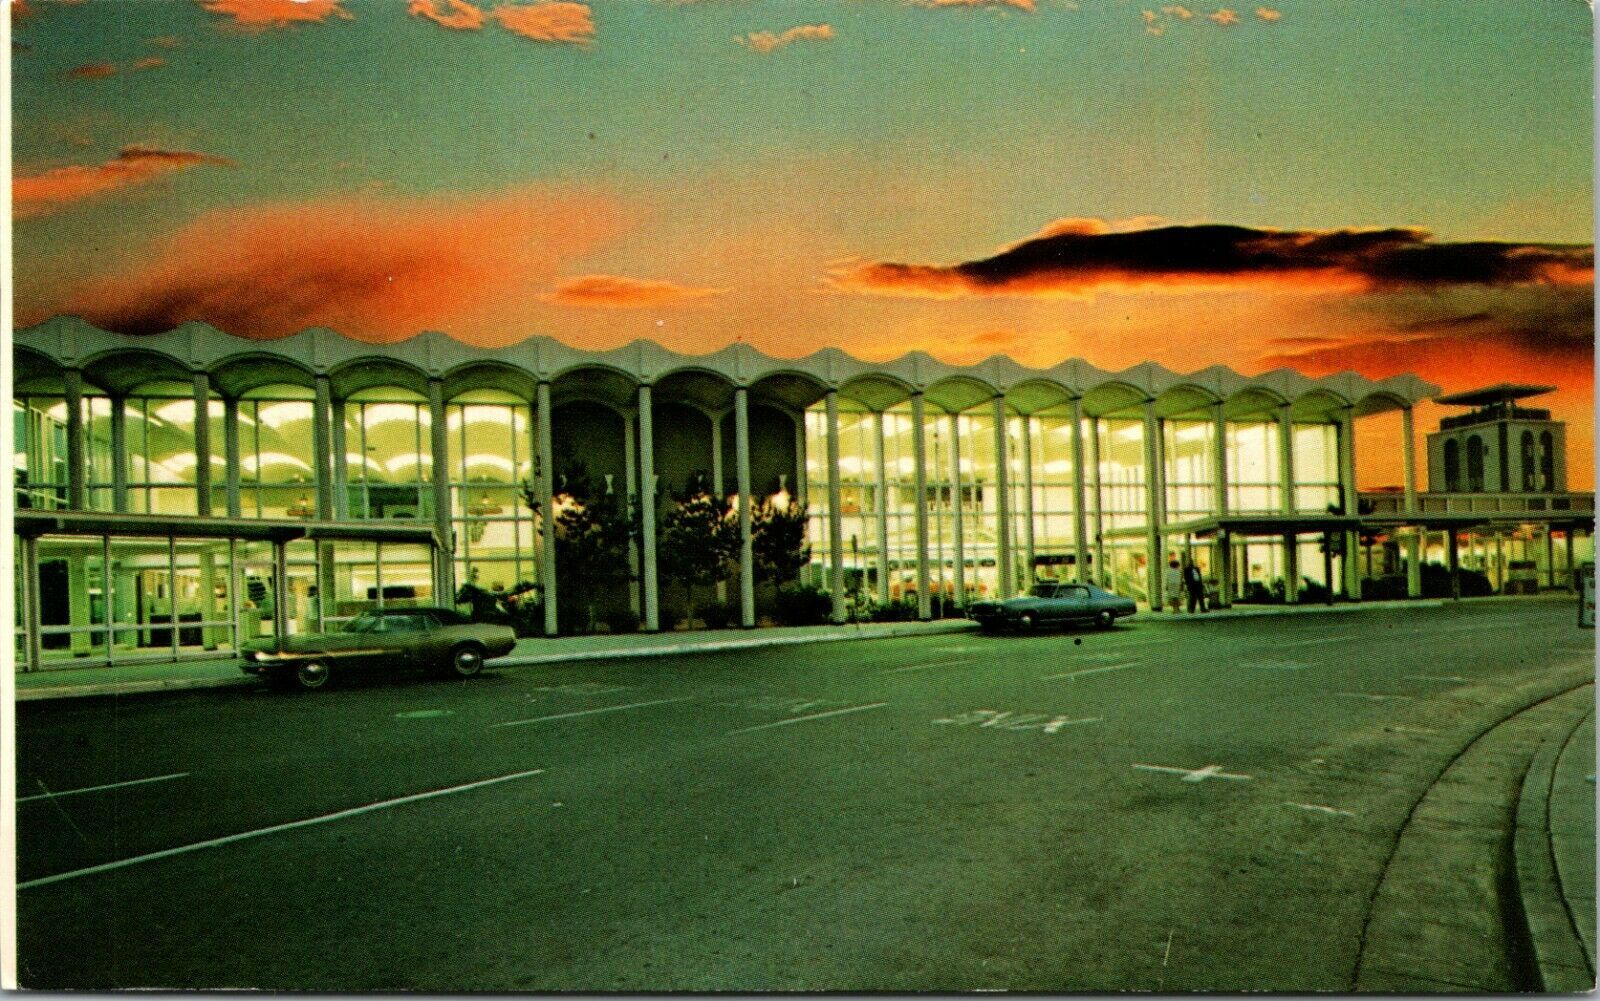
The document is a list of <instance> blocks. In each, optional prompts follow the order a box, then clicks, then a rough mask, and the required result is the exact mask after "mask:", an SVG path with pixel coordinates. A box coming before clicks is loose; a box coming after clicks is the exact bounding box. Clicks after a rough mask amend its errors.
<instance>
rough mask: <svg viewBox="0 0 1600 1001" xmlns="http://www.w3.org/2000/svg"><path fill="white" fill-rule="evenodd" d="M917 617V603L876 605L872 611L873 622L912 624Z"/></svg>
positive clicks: (903, 602) (896, 602)
mask: <svg viewBox="0 0 1600 1001" xmlns="http://www.w3.org/2000/svg"><path fill="white" fill-rule="evenodd" d="M916 617H917V603H916V602H914V601H891V602H889V603H888V604H886V605H876V606H874V607H873V609H872V615H871V618H872V621H873V622H912V621H915V619H916Z"/></svg>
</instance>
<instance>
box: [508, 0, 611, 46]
mask: <svg viewBox="0 0 1600 1001" xmlns="http://www.w3.org/2000/svg"><path fill="white" fill-rule="evenodd" d="M494 17H495V20H497V21H499V22H500V26H501V27H502V28H504V29H506V30H507V31H509V32H512V33H513V34H517V35H521V36H522V37H523V38H529V39H532V40H533V41H535V42H565V43H567V44H570V45H588V44H589V40H590V39H591V38H593V37H594V19H593V18H592V17H591V16H590V13H589V5H588V4H582V3H571V2H568V0H546V2H544V3H532V4H524V5H520V6H519V5H513V4H504V5H501V6H499V7H496V8H495V9H494Z"/></svg>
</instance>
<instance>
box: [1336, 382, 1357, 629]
mask: <svg viewBox="0 0 1600 1001" xmlns="http://www.w3.org/2000/svg"><path fill="white" fill-rule="evenodd" d="M1338 436H1339V492H1340V496H1341V499H1342V500H1343V501H1344V513H1345V516H1346V517H1352V518H1353V517H1360V515H1361V498H1360V495H1359V494H1358V493H1357V492H1356V420H1355V411H1354V410H1351V409H1346V410H1344V411H1343V412H1342V413H1340V414H1339V424H1338ZM1360 545H1361V533H1360V532H1352V531H1346V532H1345V533H1344V556H1343V558H1342V559H1341V560H1340V569H1341V570H1343V575H1342V576H1343V577H1344V581H1343V590H1344V596H1345V598H1346V599H1347V600H1349V601H1360V600H1361V561H1360V559H1359V558H1357V556H1356V549H1357V548H1359V547H1360ZM1329 586H1330V587H1331V586H1332V582H1331V581H1330V582H1329Z"/></svg>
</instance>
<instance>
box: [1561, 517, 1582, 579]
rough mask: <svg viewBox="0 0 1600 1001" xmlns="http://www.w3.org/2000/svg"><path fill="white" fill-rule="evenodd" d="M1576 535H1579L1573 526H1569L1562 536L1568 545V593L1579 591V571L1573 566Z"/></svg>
mask: <svg viewBox="0 0 1600 1001" xmlns="http://www.w3.org/2000/svg"><path fill="white" fill-rule="evenodd" d="M1576 534H1577V532H1576V531H1575V530H1574V526H1571V525H1569V526H1567V529H1566V531H1565V532H1563V533H1562V535H1563V537H1564V538H1565V540H1566V543H1567V590H1568V591H1576V590H1578V571H1577V567H1575V566H1574V565H1573V563H1572V559H1573V539H1572V537H1573V536H1574V535H1576Z"/></svg>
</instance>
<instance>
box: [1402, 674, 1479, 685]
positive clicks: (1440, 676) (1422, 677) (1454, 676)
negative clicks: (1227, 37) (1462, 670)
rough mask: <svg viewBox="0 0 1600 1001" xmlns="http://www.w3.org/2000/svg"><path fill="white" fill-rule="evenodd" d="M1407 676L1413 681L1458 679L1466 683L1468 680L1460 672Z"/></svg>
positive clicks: (1457, 680)
mask: <svg viewBox="0 0 1600 1001" xmlns="http://www.w3.org/2000/svg"><path fill="white" fill-rule="evenodd" d="M1406 677H1407V678H1409V679H1411V680H1413V681H1456V682H1463V683H1464V682H1465V681H1466V680H1467V679H1466V678H1463V677H1462V676H1461V675H1459V674H1408V675H1406Z"/></svg>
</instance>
